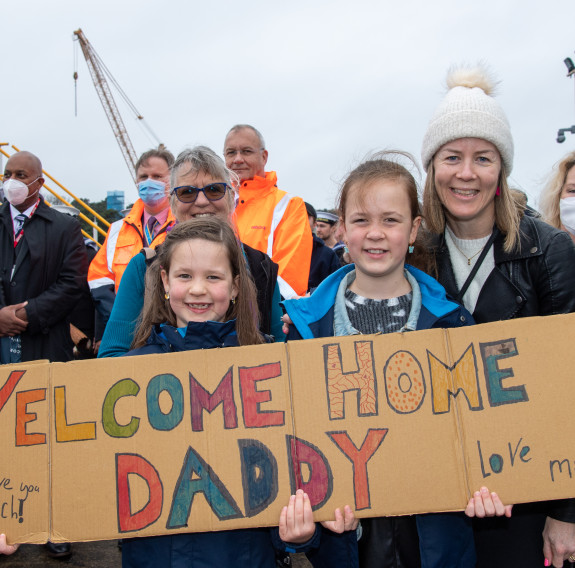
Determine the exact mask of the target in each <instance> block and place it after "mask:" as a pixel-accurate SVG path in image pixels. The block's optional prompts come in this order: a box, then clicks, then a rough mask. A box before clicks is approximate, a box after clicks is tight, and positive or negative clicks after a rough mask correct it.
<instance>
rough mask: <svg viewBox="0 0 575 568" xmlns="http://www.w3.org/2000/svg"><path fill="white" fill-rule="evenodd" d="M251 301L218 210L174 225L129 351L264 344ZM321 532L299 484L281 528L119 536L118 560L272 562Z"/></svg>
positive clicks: (315, 541) (159, 564) (174, 565)
mask: <svg viewBox="0 0 575 568" xmlns="http://www.w3.org/2000/svg"><path fill="white" fill-rule="evenodd" d="M256 306H257V303H256V293H255V288H254V285H253V282H252V280H251V278H250V276H249V274H248V272H247V269H246V263H245V261H244V259H243V257H242V251H241V248H240V246H239V243H238V241H237V239H236V236H235V235H234V232H233V230H232V229H231V227H230V226H229V225H228V224H227V223H225V222H223V221H221V220H220V219H218V218H216V217H205V218H199V219H194V220H191V221H187V222H185V223H181V224H178V225H177V226H176V227H175V228H174V229H173V230H172V231H171V232H170V233H169V234H168V236H167V238H166V241H165V243H164V245H163V247H162V248H161V251H160V252H159V254H158V257H157V260H156V261H155V263H154V265H152V266H151V267H150V269H149V271H148V276H147V281H146V298H145V303H144V310H143V313H142V319H141V322H140V324H139V326H138V330H137V331H136V336H135V339H134V347H135V349H134V350H132V351H131V352H130V353H128V355H143V354H147V353H168V352H172V351H186V350H191V349H211V348H216V347H228V346H237V345H253V344H258V343H264V342H265V340H266V339H265V338H264V336H262V335H261V333H260V332H259V331H258V321H257V316H256V312H257V307H256ZM321 531H322V528H321V527H320V526H317V527H316V525H315V523H314V522H313V514H312V509H311V505H310V501H309V498H308V496H307V495H306V494H305V493H304V492H303V491H301V490H298V491H297V493H296V494H295V495H292V497H291V498H290V501H289V504H288V506H287V507H284V508H283V510H282V512H281V515H280V519H279V528H276V529H270V528H255V529H242V530H230V531H220V532H206V533H186V534H181V533H179V534H174V535H168V536H158V537H143V538H135V539H124V540H123V549H122V565H123V567H124V568H128V567H129V568H136V567H137V568H146V567H150V568H152V567H153V568H166V567H170V568H180V567H181V568H184V567H185V568H207V567H215V566H217V567H218V568H227V567H230V568H231V567H232V566H233V567H236V566H246V567H247V566H249V567H250V568H273V567H274V566H275V551H276V550H280V551H286V550H287V551H290V552H293V551H310V552H311V553H312V554H313V551H314V550H315V549H317V548H319V544H320V541H321ZM333 562H334V563H333V565H336V564H337V562H338V561H337V559H334V560H333ZM344 566H353V564H344Z"/></svg>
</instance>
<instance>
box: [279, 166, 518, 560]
mask: <svg viewBox="0 0 575 568" xmlns="http://www.w3.org/2000/svg"><path fill="white" fill-rule="evenodd" d="M407 157H408V158H409V159H411V160H412V161H413V159H412V158H411V157H410V156H407ZM396 158H397V156H396ZM338 208H339V213H340V217H341V223H342V224H343V229H344V241H345V242H346V245H347V248H348V250H349V256H350V257H351V260H352V262H353V263H354V264H350V265H348V266H345V267H343V268H341V269H340V270H338V271H337V272H335V273H334V274H332V275H331V276H329V277H328V278H327V279H325V280H324V281H323V282H322V283H321V284H320V285H319V287H318V288H317V289H316V290H315V291H314V293H313V294H312V295H311V296H310V297H308V298H303V299H299V300H288V301H285V302H284V307H285V309H286V312H287V315H288V316H289V318H290V319H291V322H292V323H293V325H291V326H290V327H289V333H288V341H289V340H290V339H301V338H303V339H309V338H313V337H330V336H343V335H354V334H359V333H364V334H370V333H393V332H399V331H401V332H403V331H412V330H420V329H430V328H435V327H438V328H448V327H460V326H463V325H470V324H473V323H474V322H473V319H472V317H471V315H470V314H469V312H468V311H467V310H466V309H465V308H463V307H461V306H460V305H459V304H457V303H455V302H453V301H451V300H450V299H449V298H447V296H446V293H445V290H444V288H443V287H442V286H441V285H440V284H439V283H438V282H437V281H436V280H434V279H433V278H431V277H430V276H428V275H426V274H425V273H424V272H421V271H420V270H418V269H416V268H413V267H412V266H409V265H407V264H406V256H407V257H408V258H409V256H410V255H413V256H415V254H418V251H415V250H414V249H415V247H416V246H418V245H417V244H416V237H417V232H418V230H419V226H420V224H421V214H420V207H419V202H418V198H417V184H416V182H415V179H414V178H413V176H412V175H411V174H410V172H409V171H408V170H407V169H406V168H405V167H404V166H402V165H401V164H400V163H398V162H397V161H396V159H391V155H383V156H382V155H376V156H375V157H374V158H373V159H370V160H368V161H365V162H364V163H362V164H361V165H360V166H359V167H357V168H356V169H355V170H354V171H352V172H351V174H350V175H349V176H348V178H347V179H346V181H345V182H344V184H343V186H342V189H341V191H340V195H339V207H338ZM421 254H424V251H421ZM505 511H508V509H506V508H504V507H503V505H502V504H501V501H500V500H499V498H498V497H497V496H496V495H495V494H491V493H489V492H488V491H487V490H486V488H482V491H481V492H477V493H476V494H475V495H474V497H472V498H471V500H470V502H469V504H468V507H467V510H466V513H467V514H468V515H469V516H473V515H477V516H484V515H493V514H498V515H502V514H504V513H505ZM454 515H456V516H457V518H458V521H457V522H458V523H461V528H462V530H461V531H460V532H459V533H458V534H457V535H456V537H455V538H454V539H453V542H452V543H451V547H452V549H453V551H454V558H457V559H458V560H459V559H462V558H465V557H466V555H469V554H471V555H474V548H473V533H472V531H471V527H470V525H469V524H468V523H467V522H466V521H465V519H466V517H464V516H463V515H462V514H458V513H456V514H454ZM435 517H436V518H437V520H438V521H439V522H441V519H445V516H444V515H440V516H435ZM360 532H361V533H362V536H361V538H360V540H359V560H360V565H361V566H362V567H368V568H371V567H377V568H387V567H392V568H400V567H409V568H412V567H417V566H420V565H421V561H422V559H421V558H420V553H419V546H418V541H419V539H418V532H417V526H416V522H415V517H412V516H404V517H382V518H377V519H364V520H362V531H360ZM428 544H431V546H432V545H433V543H428ZM422 552H424V557H425V551H423V549H422ZM423 566H434V563H433V561H432V562H430V563H427V562H425V561H424V562H423ZM450 566H460V564H459V563H458V562H457V561H454V563H453V564H450Z"/></svg>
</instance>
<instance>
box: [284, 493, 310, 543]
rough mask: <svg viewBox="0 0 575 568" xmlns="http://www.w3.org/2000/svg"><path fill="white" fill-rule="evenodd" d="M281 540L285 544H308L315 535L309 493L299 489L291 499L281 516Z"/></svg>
mask: <svg viewBox="0 0 575 568" xmlns="http://www.w3.org/2000/svg"><path fill="white" fill-rule="evenodd" d="M279 529H280V538H281V539H282V540H283V541H284V542H293V543H295V544H301V543H303V542H307V541H308V540H309V539H310V538H311V537H312V536H313V535H314V533H315V522H314V520H313V511H312V509H311V503H310V500H309V497H308V494H307V493H304V491H303V490H302V489H298V490H297V491H296V494H295V495H292V496H291V497H290V500H289V503H288V506H287V507H284V508H283V509H282V512H281V514H280V523H279Z"/></svg>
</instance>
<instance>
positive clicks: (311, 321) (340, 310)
mask: <svg viewBox="0 0 575 568" xmlns="http://www.w3.org/2000/svg"><path fill="white" fill-rule="evenodd" d="M405 276H406V278H407V280H408V281H409V283H410V285H411V288H412V293H413V299H412V303H411V312H410V313H409V317H408V320H407V323H406V324H405V326H404V328H403V329H402V331H415V330H418V329H432V328H436V327H462V326H464V325H472V324H473V323H475V322H474V321H473V318H472V317H471V314H470V313H469V312H468V311H467V310H466V309H465V308H464V307H462V306H460V305H459V304H457V303H456V302H454V301H452V300H450V299H449V298H448V297H447V294H446V292H445V289H444V288H443V286H442V285H441V284H439V282H437V280H435V279H434V278H431V276H428V275H427V274H425V273H424V272H422V271H421V270H418V269H417V268H413V267H412V266H409V265H407V264H406V265H405ZM354 279H355V265H353V264H348V265H347V266H344V267H343V268H340V269H339V270H338V271H337V272H334V273H333V274H331V275H330V276H328V277H327V278H326V279H325V280H324V281H323V282H322V283H321V284H320V285H319V286H318V287H317V288H316V289H315V291H314V293H313V294H312V295H311V296H308V297H307V298H300V299H298V300H286V301H284V302H283V305H284V307H285V309H286V312H287V313H288V315H289V316H290V318H291V320H292V322H293V325H291V326H290V332H289V334H288V340H290V339H312V338H314V337H333V336H342V335H356V334H359V333H360V332H359V331H357V330H356V329H355V328H353V326H352V325H351V322H350V321H349V318H348V317H347V310H346V307H345V298H344V294H345V290H346V289H347V288H348V287H349V285H350V284H351V283H352V282H353V280H354Z"/></svg>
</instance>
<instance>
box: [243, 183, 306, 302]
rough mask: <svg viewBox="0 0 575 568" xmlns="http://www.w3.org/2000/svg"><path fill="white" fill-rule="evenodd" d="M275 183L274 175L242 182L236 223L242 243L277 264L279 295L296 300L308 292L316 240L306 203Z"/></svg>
mask: <svg viewBox="0 0 575 568" xmlns="http://www.w3.org/2000/svg"><path fill="white" fill-rule="evenodd" d="M276 183H277V176H276V173H275V172H266V177H265V178H262V177H260V176H255V177H254V179H251V180H247V181H244V182H242V183H241V185H240V191H239V203H238V206H237V207H236V211H235V220H236V224H237V227H238V233H239V236H240V240H241V241H242V242H243V243H245V244H247V245H249V246H251V247H253V248H255V249H257V250H259V251H261V252H265V253H267V255H268V256H270V257H271V258H272V260H273V261H274V262H276V263H277V264H278V266H279V273H278V285H279V289H280V293H281V295H282V296H283V297H284V298H293V297H295V296H303V295H304V294H305V293H306V291H307V285H308V278H309V265H310V261H311V251H312V247H313V240H312V236H311V229H310V226H309V221H308V217H307V211H306V208H305V205H304V202H303V200H302V199H301V197H294V196H292V195H289V194H288V193H286V192H285V191H282V190H281V189H278V188H277V186H276Z"/></svg>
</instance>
